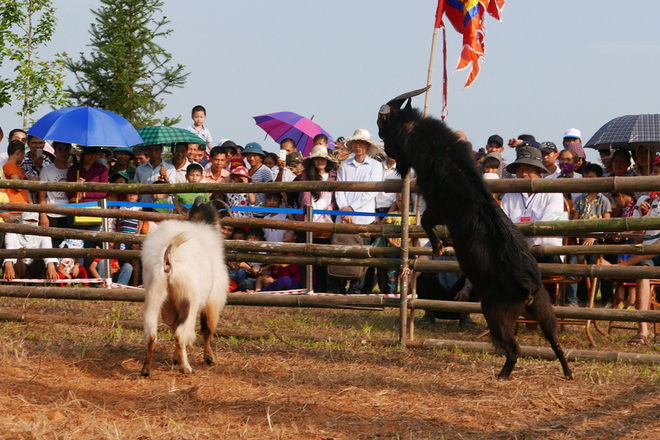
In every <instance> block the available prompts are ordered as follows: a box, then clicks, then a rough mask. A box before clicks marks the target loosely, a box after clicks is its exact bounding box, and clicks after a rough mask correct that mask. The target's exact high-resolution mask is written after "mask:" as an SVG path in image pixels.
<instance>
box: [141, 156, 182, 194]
mask: <svg viewBox="0 0 660 440" xmlns="http://www.w3.org/2000/svg"><path fill="white" fill-rule="evenodd" d="M161 167H165V169H166V170H167V179H168V180H169V181H170V183H176V170H175V169H174V167H173V166H172V165H170V164H169V163H167V162H165V161H161V162H160V164H159V165H158V166H156V168H154V167H153V166H152V165H151V161H147V162H146V163H143V164H142V165H140V166H139V167H137V169H136V170H135V180H137V181H138V182H140V183H145V184H152V183H154V182H158V177H159V176H160V169H161ZM153 201H154V198H153V196H152V195H151V194H140V202H142V203H151V202H153Z"/></svg>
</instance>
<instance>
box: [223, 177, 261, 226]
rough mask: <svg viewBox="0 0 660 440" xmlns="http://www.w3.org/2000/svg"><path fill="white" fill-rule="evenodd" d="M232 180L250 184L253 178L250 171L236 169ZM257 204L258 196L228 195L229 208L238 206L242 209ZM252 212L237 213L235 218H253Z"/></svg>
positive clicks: (247, 194) (252, 194) (248, 194)
mask: <svg viewBox="0 0 660 440" xmlns="http://www.w3.org/2000/svg"><path fill="white" fill-rule="evenodd" d="M231 178H232V180H233V181H234V183H250V182H252V178H251V177H250V174H249V173H248V170H247V169H246V168H245V167H241V166H239V167H236V168H234V169H233V170H232V172H231ZM255 202H256V196H255V194H254V193H228V194H227V203H228V204H229V206H238V207H241V208H247V207H249V206H254V204H255ZM252 214H253V213H252V211H243V210H239V211H235V212H234V216H235V217H252Z"/></svg>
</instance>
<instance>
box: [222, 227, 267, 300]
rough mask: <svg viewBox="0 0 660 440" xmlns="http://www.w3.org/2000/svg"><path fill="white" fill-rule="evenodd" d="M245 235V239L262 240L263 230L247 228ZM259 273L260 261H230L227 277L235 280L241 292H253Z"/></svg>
mask: <svg viewBox="0 0 660 440" xmlns="http://www.w3.org/2000/svg"><path fill="white" fill-rule="evenodd" d="M237 230H238V229H237ZM246 236H247V238H246V239H247V241H264V231H263V230H262V229H261V228H250V229H248V230H247V233H246ZM260 274H261V263H245V262H240V263H230V272H229V278H230V279H232V280H234V281H235V282H236V284H237V290H239V291H241V292H253V291H254V289H255V286H256V284H257V276H259V275H260Z"/></svg>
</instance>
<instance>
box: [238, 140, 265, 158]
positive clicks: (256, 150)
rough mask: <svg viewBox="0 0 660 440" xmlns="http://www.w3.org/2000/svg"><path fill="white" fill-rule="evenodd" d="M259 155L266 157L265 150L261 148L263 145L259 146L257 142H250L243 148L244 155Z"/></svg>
mask: <svg viewBox="0 0 660 440" xmlns="http://www.w3.org/2000/svg"><path fill="white" fill-rule="evenodd" d="M250 153H252V154H258V155H260V156H263V157H266V154H265V153H264V150H263V148H261V145H259V144H258V143H256V142H250V143H249V144H247V145H246V146H245V148H243V155H246V154H250Z"/></svg>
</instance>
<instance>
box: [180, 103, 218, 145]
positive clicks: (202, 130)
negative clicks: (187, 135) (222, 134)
mask: <svg viewBox="0 0 660 440" xmlns="http://www.w3.org/2000/svg"><path fill="white" fill-rule="evenodd" d="M192 120H193V124H192V125H189V126H188V127H186V130H188V131H189V132H191V133H193V134H196V135H197V136H199V137H201V138H202V139H204V140H205V141H206V144H207V145H208V147H209V148H212V147H213V145H212V143H213V138H212V137H211V132H210V131H209V129H208V128H206V127H204V122H206V109H205V108H204V107H203V106H201V105H196V106H194V107H193V109H192Z"/></svg>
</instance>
